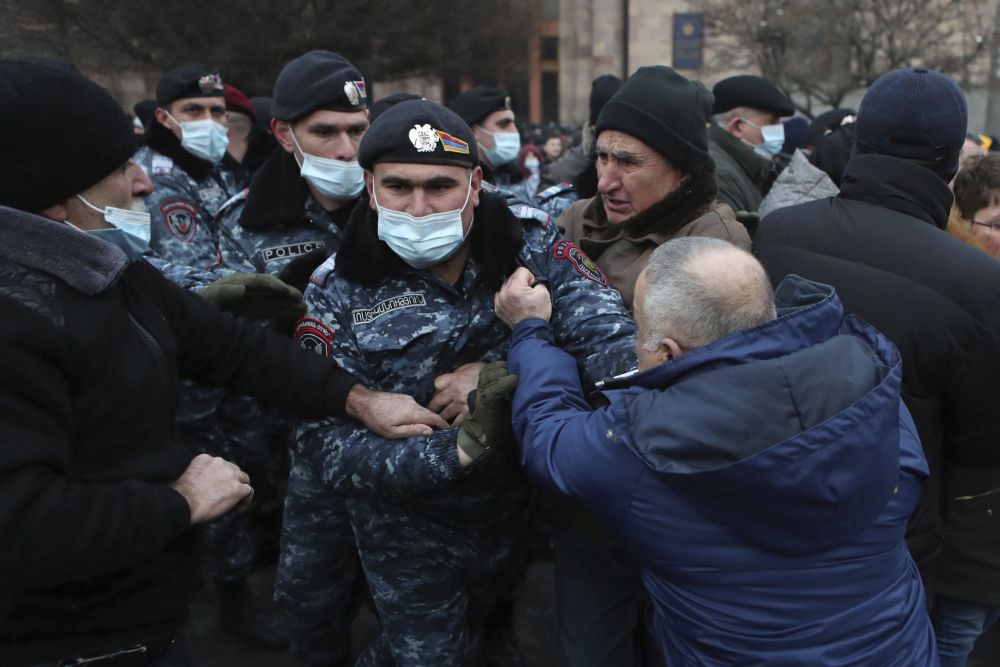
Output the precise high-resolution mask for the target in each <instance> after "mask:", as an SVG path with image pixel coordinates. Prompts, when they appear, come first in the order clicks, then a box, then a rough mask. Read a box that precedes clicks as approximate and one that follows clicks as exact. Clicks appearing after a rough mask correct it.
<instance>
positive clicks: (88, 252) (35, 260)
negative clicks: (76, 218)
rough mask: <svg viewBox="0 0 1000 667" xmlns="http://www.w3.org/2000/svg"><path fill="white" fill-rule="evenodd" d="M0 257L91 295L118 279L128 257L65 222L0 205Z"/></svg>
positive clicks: (126, 263) (109, 244)
mask: <svg viewBox="0 0 1000 667" xmlns="http://www.w3.org/2000/svg"><path fill="white" fill-rule="evenodd" d="M0 238H3V243H0V258H2V259H6V260H9V261H11V262H14V263H15V264H20V265H21V266H26V267H28V268H31V269H34V270H36V271H40V272H42V273H47V274H49V275H51V276H55V277H57V278H60V279H62V280H64V281H65V282H67V283H68V284H69V285H71V286H72V287H73V288H74V289H76V290H78V291H80V292H82V293H84V294H87V295H94V294H98V293H100V292H103V291H104V290H106V289H107V288H108V287H110V286H111V285H112V284H114V282H115V281H116V280H117V279H118V277H119V276H120V275H121V274H122V272H123V271H124V270H125V267H126V266H128V264H129V260H128V257H126V256H125V253H124V252H122V251H121V250H120V249H119V248H118V247H117V246H115V245H113V244H111V243H108V242H107V241H103V240H101V239H99V238H98V237H96V236H94V235H93V234H87V233H86V232H80V231H79V230H76V229H73V228H72V227H70V226H68V225H64V224H61V223H58V222H54V221H52V220H49V219H48V218H43V217H41V216H39V215H34V214H32V213H26V212H24V211H20V210H17V209H13V208H8V207H6V206H0Z"/></svg>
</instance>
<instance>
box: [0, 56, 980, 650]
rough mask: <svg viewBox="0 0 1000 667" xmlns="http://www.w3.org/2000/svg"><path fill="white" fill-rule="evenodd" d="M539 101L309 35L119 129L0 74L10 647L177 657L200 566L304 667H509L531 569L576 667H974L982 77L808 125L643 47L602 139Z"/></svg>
mask: <svg viewBox="0 0 1000 667" xmlns="http://www.w3.org/2000/svg"><path fill="white" fill-rule="evenodd" d="M513 107H514V105H512V101H511V97H510V95H509V94H508V92H507V91H505V90H503V89H502V88H499V87H496V86H493V85H476V86H473V87H471V88H468V89H466V90H464V91H463V92H461V93H460V94H459V95H457V96H456V97H455V98H454V99H452V100H450V101H449V102H448V104H447V105H443V104H439V103H437V102H435V101H431V100H427V99H424V98H422V97H420V96H418V95H414V94H409V93H399V94H394V95H391V96H387V97H384V98H381V99H378V100H371V99H369V87H368V86H367V85H366V79H365V76H364V73H363V72H361V71H360V70H359V69H358V68H357V67H356V66H355V65H354V64H353V63H351V62H350V61H349V60H348V59H347V58H345V57H344V56H342V55H340V54H337V53H333V52H329V51H311V52H308V53H305V54H303V55H301V56H299V57H297V58H295V59H294V60H292V61H290V62H288V63H286V64H285V65H284V67H283V68H282V69H281V72H280V74H279V75H278V78H277V80H276V81H275V83H274V87H273V90H272V91H270V95H268V96H263V97H248V96H247V95H246V94H245V93H244V92H242V91H240V90H238V89H237V88H235V87H233V86H231V85H230V84H228V83H226V82H225V81H224V79H223V74H222V73H220V72H219V71H217V70H216V69H215V68H213V67H211V66H207V65H198V64H189V65H182V66H179V67H177V68H175V69H171V70H170V71H167V72H165V73H164V74H163V75H162V77H161V78H160V80H159V81H158V83H157V86H156V99H155V100H149V101H146V102H142V103H139V104H137V105H136V106H135V108H134V109H133V111H134V117H132V116H130V115H129V114H127V113H126V112H125V111H124V110H123V109H122V108H121V106H120V105H119V104H118V103H117V102H116V101H115V100H114V99H113V98H112V96H111V95H110V94H109V93H108V92H107V91H106V90H105V89H103V88H102V87H101V86H100V85H98V84H97V83H95V82H93V81H92V80H90V79H88V78H87V77H85V76H83V75H82V74H81V73H79V72H78V71H77V70H76V69H75V68H74V67H73V66H72V65H71V64H69V63H66V62H63V61H58V60H53V59H47V58H40V57H6V58H3V59H0V121H2V122H0V147H2V150H0V234H2V235H3V237H2V238H3V243H2V244H0V303H2V305H3V312H4V317H3V318H2V320H0V356H2V359H0V369H2V370H0V433H2V434H3V435H2V442H3V448H2V452H3V453H2V454H0V492H2V494H3V496H4V498H5V502H4V503H3V506H2V509H0V535H2V537H3V540H2V541H3V543H4V548H3V551H2V556H0V558H2V565H3V567H2V568H0V571H2V572H3V579H2V580H3V598H2V601H3V606H2V611H0V637H2V643H0V663H2V664H4V665H25V666H30V667H42V666H55V665H83V664H87V665H102V666H103V665H109V666H112V665H156V666H159V667H185V666H188V665H192V664H193V662H192V660H191V657H190V655H189V653H188V650H187V648H186V647H185V644H184V641H183V638H182V628H183V626H184V623H185V619H186V614H187V607H188V604H189V602H190V600H191V598H192V596H193V595H194V593H195V592H196V591H197V590H198V588H199V587H200V585H201V583H202V579H203V578H204V579H207V580H208V581H209V582H210V584H211V585H212V586H213V587H214V588H215V590H216V592H217V599H218V601H219V615H220V619H221V622H222V626H223V628H224V629H225V630H226V631H227V632H229V633H230V634H232V635H234V636H236V637H238V638H240V639H241V640H242V641H244V642H246V643H248V644H250V645H253V646H256V647H259V648H262V649H267V650H285V649H287V650H290V651H291V653H292V654H293V655H294V656H295V658H296V659H297V661H298V662H300V663H301V664H302V665H306V666H308V667H323V666H339V665H362V666H368V665H371V666H376V665H378V666H390V665H398V666H400V667H403V666H409V667H417V666H428V667H431V666H433V667H443V666H449V665H453V666H455V667H461V666H464V665H477V664H484V665H498V666H504V665H512V666H517V665H521V664H524V660H525V657H526V656H524V655H522V652H521V650H520V649H519V647H518V645H517V640H516V637H515V635H514V632H513V625H514V623H513V609H514V607H515V603H516V602H517V599H518V596H519V594H520V592H521V589H522V587H523V584H524V578H525V573H526V571H527V568H528V567H529V566H530V565H531V564H532V562H533V561H535V560H537V559H539V558H545V559H551V560H552V561H553V572H554V579H555V588H556V607H557V608H556V613H557V624H558V632H559V639H560V644H561V648H562V653H563V656H564V661H565V664H566V665H567V666H568V667H591V666H593V667H600V666H614V667H663V666H666V667H680V666H684V665H705V666H710V665H774V666H782V665H785V666H789V667H790V666H792V665H825V666H830V667H835V666H836V667H840V666H849V665H853V666H858V667H861V666H872V665H879V666H899V667H917V666H927V667H931V666H935V665H941V666H942V667H953V666H958V665H965V664H966V660H967V659H968V656H969V655H970V654H971V652H972V650H973V646H974V643H975V641H976V639H977V638H978V637H979V636H980V635H981V634H982V633H984V632H985V631H986V630H987V629H988V628H989V627H990V626H991V625H992V624H993V623H994V622H996V621H997V619H998V618H1000V531H998V530H997V526H996V523H995V522H996V521H997V520H1000V519H998V518H994V510H995V509H996V510H1000V449H997V446H996V442H997V438H998V436H1000V413H998V412H997V411H996V410H995V409H994V404H995V402H996V397H997V396H1000V262H998V261H997V260H998V259H1000V155H998V154H996V153H993V152H990V150H991V149H993V148H994V145H993V144H994V143H995V142H994V141H993V140H992V139H991V138H990V137H987V136H985V135H978V134H972V133H969V129H968V127H967V124H968V110H967V105H966V100H965V95H964V94H963V92H962V90H961V88H960V87H959V86H958V85H957V84H956V83H955V82H954V81H953V80H952V79H950V78H948V77H947V76H945V75H943V74H941V73H938V72H935V71H932V70H928V69H926V68H921V67H911V68H906V69H901V70H896V71H892V72H887V73H886V74H884V75H883V76H881V77H880V78H879V79H878V80H877V81H875V83H874V84H873V85H872V86H871V87H870V89H869V90H868V91H867V92H866V93H865V96H864V98H863V99H862V101H861V103H860V105H859V107H858V109H857V110H854V109H834V110H830V111H828V112H826V113H823V114H820V115H819V116H817V117H816V118H814V119H812V120H811V121H810V120H806V119H805V118H804V117H802V116H797V115H796V112H797V111H796V106H795V104H794V103H793V100H791V99H790V98H789V97H788V96H787V95H785V94H784V93H783V92H782V91H781V90H780V89H779V88H778V87H777V86H775V85H774V84H773V83H771V82H769V81H767V80H765V79H763V78H761V77H758V76H753V75H738V76H733V77H729V78H726V79H723V80H721V81H719V82H718V83H716V84H715V85H714V86H713V87H712V88H709V87H707V86H706V85H704V84H703V83H702V82H699V81H695V80H690V79H688V78H686V77H685V76H683V75H682V74H680V73H678V72H676V71H674V70H673V69H671V68H669V67H665V66H647V67H641V68H639V69H638V70H636V71H635V72H634V73H632V74H631V75H630V76H629V77H628V78H627V79H626V80H624V81H623V80H622V79H620V78H618V77H616V76H613V75H610V74H609V75H604V76H600V77H598V78H596V79H595V80H594V82H593V87H592V93H591V97H590V108H589V113H588V119H587V122H586V123H585V124H584V125H583V127H581V128H578V129H577V130H576V131H566V130H565V129H563V128H558V127H555V126H542V127H538V126H536V127H529V126H526V125H524V124H523V123H521V124H519V121H518V118H517V117H516V114H515V112H514V108H513ZM782 119H785V120H784V121H783V120H782ZM522 132H523V134H524V136H523V137H522ZM997 516H998V517H1000V513H998V515H997ZM268 563H271V564H274V563H276V565H277V574H276V578H275V581H274V589H273V600H270V599H260V598H259V597H255V596H254V595H253V594H252V592H251V591H250V589H249V588H248V585H247V580H248V577H249V576H250V574H251V573H252V572H253V571H254V570H255V569H257V568H260V567H261V566H263V565H267V564H268ZM364 606H368V607H370V608H371V609H372V610H373V612H374V614H375V616H376V618H377V621H378V626H379V630H378V634H377V636H376V637H375V638H374V640H373V641H371V642H370V643H369V644H368V645H367V646H366V647H364V648H363V650H362V651H361V653H360V654H358V655H355V654H352V651H351V646H352V642H351V630H352V622H353V621H354V619H355V617H356V616H357V614H358V612H359V609H361V608H362V607H364Z"/></svg>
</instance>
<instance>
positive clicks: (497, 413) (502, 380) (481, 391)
mask: <svg viewBox="0 0 1000 667" xmlns="http://www.w3.org/2000/svg"><path fill="white" fill-rule="evenodd" d="M516 387H517V376H516V375H510V374H508V373H507V362H506V361H494V362H492V363H489V364H486V365H485V366H483V370H482V371H480V372H479V385H478V386H477V387H476V391H475V392H474V393H475V398H473V397H470V399H471V400H470V401H469V405H470V406H472V411H471V412H470V413H469V415H468V416H467V417H466V418H465V420H464V421H463V422H462V428H460V429H459V431H458V446H459V447H461V448H462V451H463V452H465V453H466V454H468V456H469V458H471V459H472V460H473V461H476V460H478V459H480V458H482V457H483V455H485V454H487V453H489V451H490V450H491V449H492V448H493V447H497V446H503V445H504V443H508V442H511V440H512V439H513V437H514V434H513V426H512V424H511V415H510V401H511V397H512V396H513V395H514V389H515V388H516Z"/></svg>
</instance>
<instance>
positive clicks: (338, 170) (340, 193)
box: [288, 128, 365, 201]
mask: <svg viewBox="0 0 1000 667" xmlns="http://www.w3.org/2000/svg"><path fill="white" fill-rule="evenodd" d="M288 133H289V134H291V135H292V143H294V144H295V147H296V148H297V149H299V152H300V153H302V162H301V163H299V161H298V159H296V160H295V161H296V163H298V164H299V174H300V175H301V176H302V178H304V179H306V180H307V181H309V184H310V185H312V186H313V187H314V188H316V189H317V190H319V192H320V194H322V195H323V196H324V197H328V198H330V199H332V200H334V201H350V200H352V199H354V198H356V197H357V196H358V195H360V194H361V191H362V190H363V189H364V187H365V172H364V170H363V169H362V168H361V165H359V164H358V161H357V160H354V161H353V162H345V161H344V160H334V159H331V158H325V157H319V156H318V155H310V154H309V153H306V152H305V151H304V150H302V146H299V140H298V139H296V138H295V133H294V132H292V129H291V128H288Z"/></svg>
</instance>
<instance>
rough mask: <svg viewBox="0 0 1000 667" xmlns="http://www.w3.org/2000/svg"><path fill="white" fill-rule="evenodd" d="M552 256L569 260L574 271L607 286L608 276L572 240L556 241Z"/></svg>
mask: <svg viewBox="0 0 1000 667" xmlns="http://www.w3.org/2000/svg"><path fill="white" fill-rule="evenodd" d="M552 257H553V258H555V259H564V260H567V261H569V263H570V264H572V265H573V268H574V269H576V272H577V273H579V274H580V275H581V276H583V277H584V278H589V279H590V280H593V281H594V282H595V283H597V284H598V285H602V286H604V287H607V286H608V277H607V276H606V275H604V272H603V271H601V269H600V267H599V266H597V264H595V263H594V260H592V259H591V258H589V257H587V253H585V252H584V251H582V250H580V248H578V247H577V246H576V245H575V244H574V243H573V242H571V241H567V240H566V239H561V240H560V241H559V242H558V243H556V245H555V248H553V250H552Z"/></svg>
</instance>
